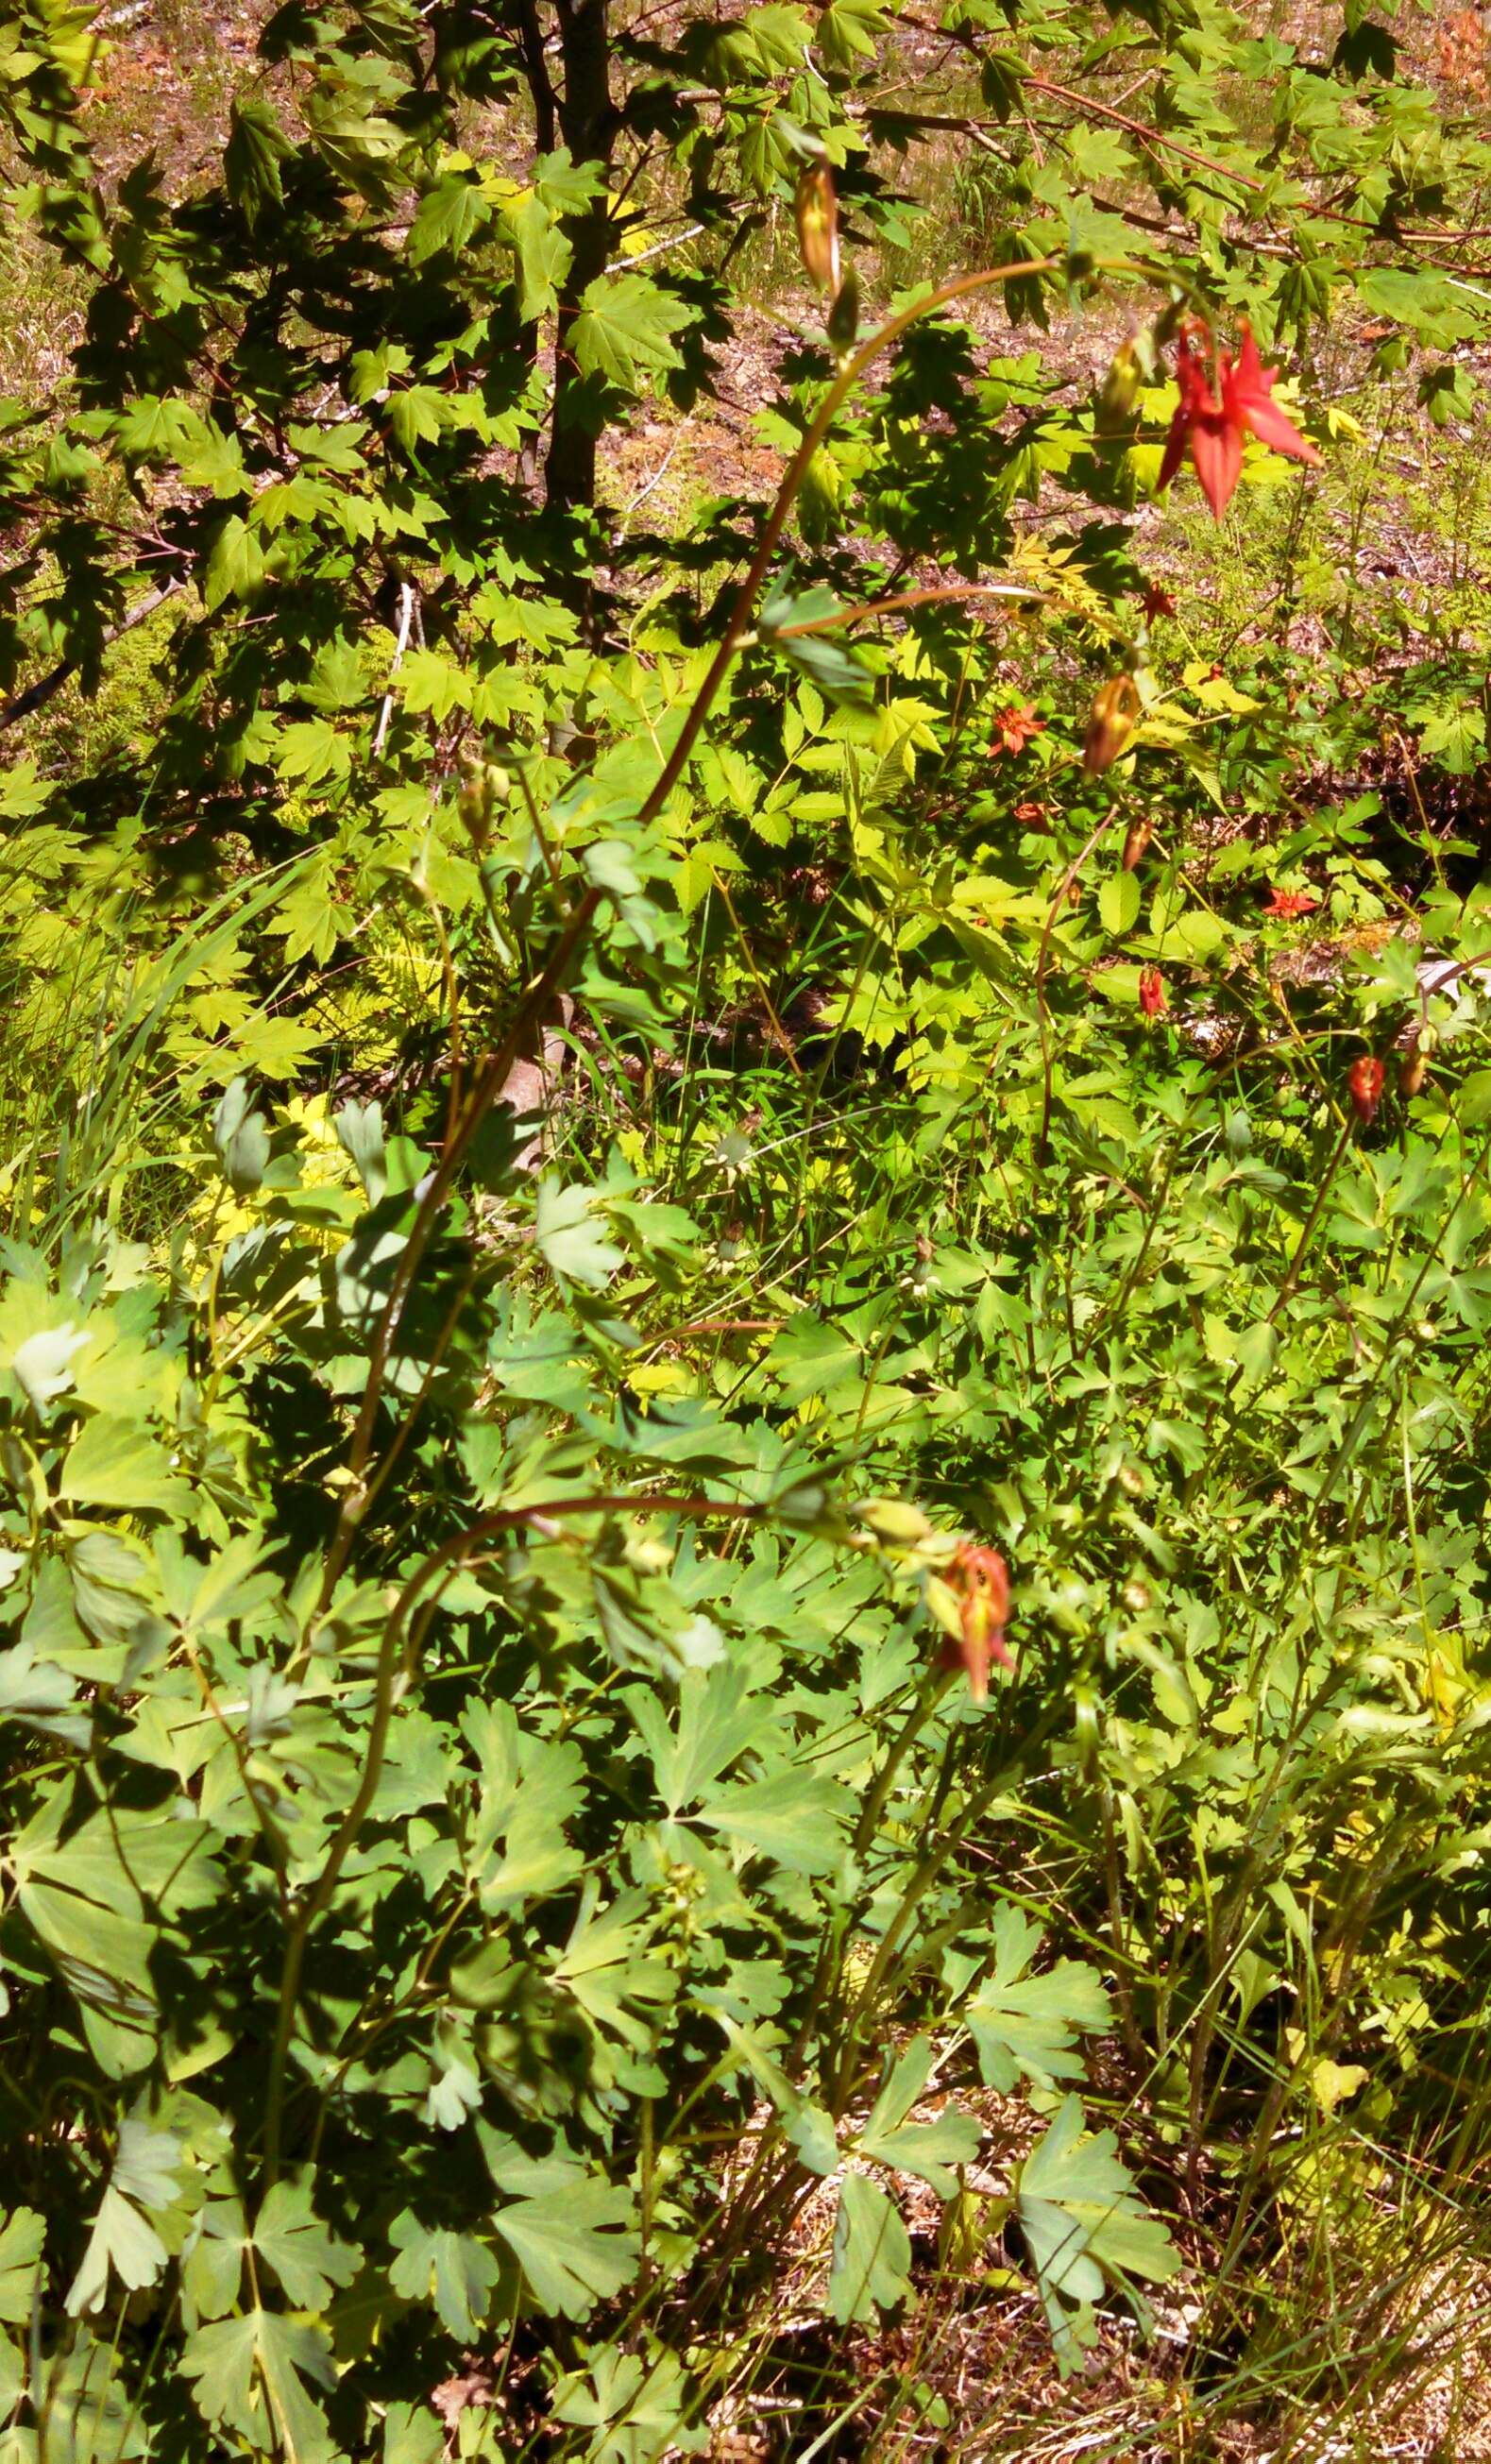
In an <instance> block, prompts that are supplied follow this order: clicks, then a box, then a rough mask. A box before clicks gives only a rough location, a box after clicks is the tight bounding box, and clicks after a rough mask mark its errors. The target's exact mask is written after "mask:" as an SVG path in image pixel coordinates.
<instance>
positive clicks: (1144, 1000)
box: [1139, 967, 1170, 1018]
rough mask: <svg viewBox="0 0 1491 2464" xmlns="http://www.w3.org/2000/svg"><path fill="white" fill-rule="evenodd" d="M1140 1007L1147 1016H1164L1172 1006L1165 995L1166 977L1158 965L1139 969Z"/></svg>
mask: <svg viewBox="0 0 1491 2464" xmlns="http://www.w3.org/2000/svg"><path fill="white" fill-rule="evenodd" d="M1139 1007H1140V1008H1141V1009H1142V1010H1143V1012H1144V1014H1145V1017H1146V1018H1163V1017H1164V1015H1165V1013H1166V1011H1167V1010H1168V1009H1169V1007H1170V1003H1169V1001H1167V1000H1166V997H1165V979H1164V977H1163V976H1162V975H1161V974H1160V971H1159V969H1158V967H1141V968H1140V970H1139Z"/></svg>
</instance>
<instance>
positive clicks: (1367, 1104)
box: [1346, 1052, 1388, 1124]
mask: <svg viewBox="0 0 1491 2464" xmlns="http://www.w3.org/2000/svg"><path fill="white" fill-rule="evenodd" d="M1387 1075H1388V1073H1387V1071H1386V1069H1385V1068H1384V1067H1383V1066H1382V1063H1381V1062H1380V1061H1375V1060H1373V1059H1372V1057H1371V1055H1370V1053H1365V1052H1364V1053H1363V1055H1362V1058H1361V1059H1360V1061H1353V1062H1352V1064H1351V1072H1350V1076H1349V1077H1348V1080H1347V1082H1346V1083H1347V1090H1348V1094H1349V1095H1350V1098H1351V1110H1352V1111H1353V1112H1354V1113H1355V1114H1356V1117H1357V1119H1358V1120H1359V1121H1361V1122H1363V1123H1364V1124H1365V1123H1366V1122H1368V1121H1371V1120H1375V1118H1376V1116H1377V1107H1378V1105H1379V1104H1380V1103H1381V1101H1382V1090H1383V1087H1384V1085H1385V1083H1386V1081H1387Z"/></svg>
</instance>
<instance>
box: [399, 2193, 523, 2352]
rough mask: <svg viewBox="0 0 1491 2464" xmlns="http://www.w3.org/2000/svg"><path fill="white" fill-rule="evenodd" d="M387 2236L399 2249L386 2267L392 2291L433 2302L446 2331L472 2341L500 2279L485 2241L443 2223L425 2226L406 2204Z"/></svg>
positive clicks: (461, 2339) (417, 2299) (461, 2340)
mask: <svg viewBox="0 0 1491 2464" xmlns="http://www.w3.org/2000/svg"><path fill="white" fill-rule="evenodd" d="M388 2238H389V2240H390V2241H391V2242H392V2244H393V2246H394V2249H395V2250H396V2251H397V2252H398V2253H399V2255H398V2257H397V2258H396V2259H395V2260H394V2262H393V2265H392V2266H391V2267H390V2268H389V2270H388V2281H389V2283H390V2284H391V2285H392V2286H393V2289H394V2291H395V2292H396V2293H402V2294H403V2295H404V2296H405V2298H406V2299H407V2300H410V2301H422V2302H433V2304H434V2307H435V2310H436V2313H437V2314H438V2316H439V2319H440V2321H441V2324H442V2325H443V2326H444V2327H445V2329H446V2331H447V2333H448V2334H449V2335H451V2336H454V2337H455V2338H456V2339H457V2341H458V2342H459V2343H470V2342H471V2338H472V2337H473V2336H474V2335H475V2334H476V2332H477V2330H478V2328H480V2327H481V2326H482V2324H483V2323H484V2321H485V2320H486V2316H487V2313H488V2311H489V2309H490V2308H491V2306H492V2294H493V2286H494V2285H495V2283H496V2281H497V2275H498V2269H497V2262H496V2260H495V2258H494V2257H493V2255H492V2253H491V2251H490V2250H489V2249H488V2248H487V2246H486V2244H485V2242H479V2241H477V2240H475V2239H474V2238H473V2236H472V2235H471V2233H451V2232H449V2229H448V2228H447V2227H445V2226H443V2225H442V2226H439V2227H435V2228H431V2227H429V2226H428V2225H422V2224H421V2223H420V2221H419V2219H418V2217H417V2216H416V2215H414V2214H413V2212H412V2211H410V2210H409V2209H408V2208H406V2209H405V2211H404V2212H403V2214H402V2215H400V2216H396V2217H395V2218H394V2221H393V2224H392V2225H391V2227H390V2228H389V2233H388Z"/></svg>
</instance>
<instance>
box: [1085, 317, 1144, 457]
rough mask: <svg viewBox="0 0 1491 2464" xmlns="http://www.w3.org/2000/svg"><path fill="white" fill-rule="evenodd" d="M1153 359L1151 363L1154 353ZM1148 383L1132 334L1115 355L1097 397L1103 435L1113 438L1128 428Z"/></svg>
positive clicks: (1098, 417) (1100, 428)
mask: <svg viewBox="0 0 1491 2464" xmlns="http://www.w3.org/2000/svg"><path fill="white" fill-rule="evenodd" d="M1150 356H1151V362H1152V358H1153V354H1152V352H1151V355H1150ZM1147 381H1148V379H1147V371H1146V369H1145V364H1144V360H1143V358H1142V357H1141V355H1140V352H1139V349H1138V347H1137V344H1136V343H1135V341H1134V339H1133V337H1132V336H1131V335H1130V337H1129V341H1127V342H1120V344H1119V346H1118V348H1117V350H1116V351H1115V352H1114V353H1113V356H1112V359H1111V360H1110V362H1109V363H1108V371H1107V376H1106V377H1105V378H1104V380H1103V387H1102V391H1101V392H1100V393H1099V395H1098V406H1097V424H1098V429H1099V431H1100V433H1101V434H1104V435H1111V434H1112V432H1113V430H1114V429H1119V428H1127V427H1128V426H1129V421H1130V420H1131V419H1132V417H1133V415H1134V412H1135V411H1136V410H1137V408H1138V407H1139V396H1140V394H1141V393H1142V392H1143V390H1144V387H1145V385H1146V383H1147Z"/></svg>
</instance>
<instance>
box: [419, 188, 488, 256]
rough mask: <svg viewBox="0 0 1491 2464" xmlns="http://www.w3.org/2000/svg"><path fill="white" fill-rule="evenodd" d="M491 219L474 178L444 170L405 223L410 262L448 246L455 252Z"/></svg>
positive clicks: (485, 201) (485, 200)
mask: <svg viewBox="0 0 1491 2464" xmlns="http://www.w3.org/2000/svg"><path fill="white" fill-rule="evenodd" d="M491 219H492V208H491V206H490V204H489V203H488V201H487V199H486V198H485V197H484V196H483V194H482V191H481V187H480V186H479V184H478V182H477V181H476V180H475V179H474V178H473V177H472V176H471V174H470V173H468V172H465V171H448V172H446V173H445V174H444V175H443V176H442V177H441V178H440V179H438V180H437V181H436V182H435V184H434V187H431V188H427V189H426V191H425V193H424V195H423V196H422V197H421V199H420V201H419V207H418V210H417V211H416V213H415V216H414V220H413V222H412V224H411V225H410V227H409V236H408V240H407V242H406V252H407V255H408V259H409V263H410V264H411V265H423V264H424V262H425V260H426V258H427V257H430V256H436V255H438V254H439V253H440V252H441V250H443V249H444V250H448V251H449V253H450V254H451V255H452V256H459V255H460V253H461V251H462V250H463V249H464V248H465V246H466V244H467V242H468V240H470V239H471V236H472V235H473V233H474V232H476V231H480V230H481V228H482V226H483V224H484V223H488V222H490V221H491Z"/></svg>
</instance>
